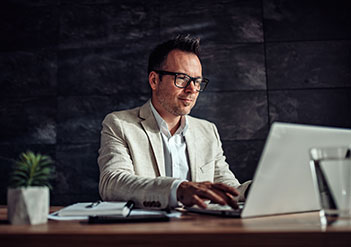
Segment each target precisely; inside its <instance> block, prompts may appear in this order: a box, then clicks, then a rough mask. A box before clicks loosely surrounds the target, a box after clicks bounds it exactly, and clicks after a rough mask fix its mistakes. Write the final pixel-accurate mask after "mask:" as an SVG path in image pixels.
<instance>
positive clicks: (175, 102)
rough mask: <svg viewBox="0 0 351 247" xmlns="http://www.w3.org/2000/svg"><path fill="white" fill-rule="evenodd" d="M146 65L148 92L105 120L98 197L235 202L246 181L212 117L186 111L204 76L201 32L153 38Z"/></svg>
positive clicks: (150, 203) (160, 202)
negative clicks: (235, 171) (225, 152)
mask: <svg viewBox="0 0 351 247" xmlns="http://www.w3.org/2000/svg"><path fill="white" fill-rule="evenodd" d="M148 73H149V84H150V87H151V89H152V97H151V100H149V101H148V102H147V103H146V104H144V105H143V106H141V107H138V108H135V109H131V110H127V111H120V112H113V113H110V114H108V115H107V116H106V118H105V119H104V121H103V123H102V126H103V127H102V131H101V147H100V149H99V158H98V163H99V168H100V183H99V190H100V195H101V197H102V198H103V200H109V201H114V200H116V201H127V200H133V201H134V202H135V203H136V205H137V206H139V207H143V208H155V209H157V208H159V209H161V208H166V207H175V206H177V205H178V203H179V202H180V203H182V204H183V205H186V206H192V205H198V206H199V207H202V208H205V207H206V203H205V201H208V200H210V201H212V202H214V203H218V204H221V205H226V204H228V205H230V206H232V207H233V208H237V200H238V199H239V200H244V192H245V190H246V188H247V186H248V183H245V184H242V185H240V183H239V182H238V180H237V179H236V178H235V176H234V175H233V173H232V172H231V171H230V170H229V167H228V164H227V163H226V162H225V157H224V155H223V150H222V147H221V141H220V138H219V135H218V132H217V129H216V127H215V125H214V124H212V123H210V122H208V121H205V120H200V119H197V118H193V117H190V116H189V115H188V114H189V113H190V111H191V109H192V108H193V106H194V105H195V103H196V99H197V97H198V96H199V93H200V92H201V91H203V90H204V89H205V87H206V85H207V83H208V80H207V79H205V78H203V77H202V67H201V62H200V59H199V39H194V38H191V37H190V36H184V35H180V36H178V37H177V38H176V39H172V40H169V41H167V42H165V43H162V44H160V45H158V46H157V47H156V48H155V49H154V50H153V51H152V53H151V55H150V58H149V66H148Z"/></svg>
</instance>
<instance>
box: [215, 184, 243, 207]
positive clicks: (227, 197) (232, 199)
mask: <svg viewBox="0 0 351 247" xmlns="http://www.w3.org/2000/svg"><path fill="white" fill-rule="evenodd" d="M213 191H214V192H215V193H216V194H217V195H219V196H220V197H221V198H222V199H223V200H225V202H226V204H228V205H229V206H231V207H232V208H234V209H237V208H238V207H239V206H238V203H237V200H236V199H235V197H234V196H233V195H232V194H230V193H229V192H224V191H222V190H218V189H215V188H213Z"/></svg>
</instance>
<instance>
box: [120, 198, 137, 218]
mask: <svg viewBox="0 0 351 247" xmlns="http://www.w3.org/2000/svg"><path fill="white" fill-rule="evenodd" d="M133 207H134V202H133V201H128V202H127V203H126V205H124V207H123V210H122V213H123V216H125V217H128V216H129V215H130V212H131V211H132V209H133Z"/></svg>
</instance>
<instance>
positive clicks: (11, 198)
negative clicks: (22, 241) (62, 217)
mask: <svg viewBox="0 0 351 247" xmlns="http://www.w3.org/2000/svg"><path fill="white" fill-rule="evenodd" d="M49 204H50V202H49V188H48V187H46V186H43V187H39V186H38V187H36V186H33V187H20V188H8V189H7V217H8V220H9V221H10V223H11V224H15V225H19V224H31V225H36V224H42V223H46V222H47V221H48V214H49Z"/></svg>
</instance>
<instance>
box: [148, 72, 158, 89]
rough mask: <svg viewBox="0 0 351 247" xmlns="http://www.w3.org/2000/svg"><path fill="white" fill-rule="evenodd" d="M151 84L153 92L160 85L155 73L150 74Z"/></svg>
mask: <svg viewBox="0 0 351 247" xmlns="http://www.w3.org/2000/svg"><path fill="white" fill-rule="evenodd" d="M149 84H150V87H151V89H152V90H155V89H156V87H157V84H158V74H157V73H156V72H155V71H151V72H150V74H149Z"/></svg>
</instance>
